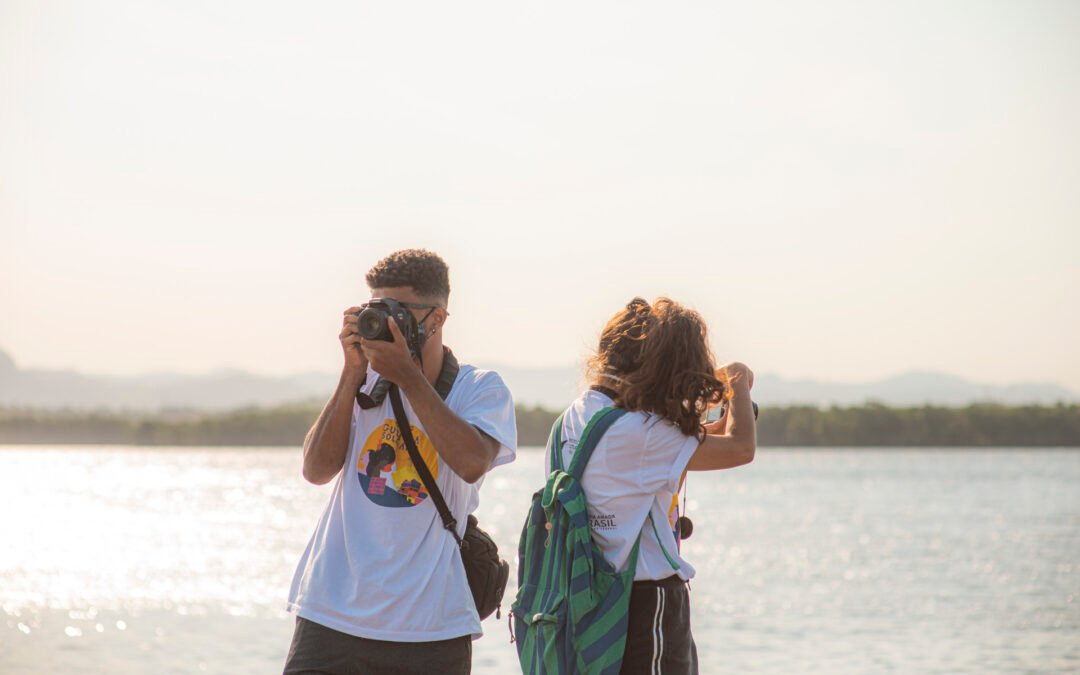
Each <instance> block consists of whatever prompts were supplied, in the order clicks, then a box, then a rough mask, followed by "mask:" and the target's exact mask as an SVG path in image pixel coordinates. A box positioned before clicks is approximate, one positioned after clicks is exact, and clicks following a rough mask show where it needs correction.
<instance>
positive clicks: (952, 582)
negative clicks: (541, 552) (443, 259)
mask: <svg viewBox="0 0 1080 675" xmlns="http://www.w3.org/2000/svg"><path fill="white" fill-rule="evenodd" d="M540 465H541V455H540V454H539V453H538V452H535V451H523V452H522V453H521V454H520V456H519V459H518V461H517V462H516V463H515V464H513V465H510V466H509V467H503V468H500V469H497V470H496V471H495V472H494V473H492V474H491V475H490V476H489V478H488V481H487V483H486V485H485V486H484V488H483V490H482V492H481V500H482V501H481V508H480V513H479V517H480V521H481V523H482V525H483V526H484V527H485V528H487V529H488V530H489V531H491V533H492V535H493V536H494V537H495V538H496V541H498V542H499V545H500V547H501V548H502V549H503V551H504V552H505V553H506V554H508V555H509V554H510V553H511V552H513V551H515V550H516V538H517V534H518V532H519V529H520V524H521V521H522V519H523V518H524V513H525V510H526V508H527V501H528V497H529V495H530V494H531V492H532V490H533V489H534V488H535V487H536V486H537V484H538V483H539V481H540V473H541V466H540ZM299 467H300V456H299V451H298V450H282V449H266V450H247V449H229V448H200V449H132V448H101V447H74V448H18V447H8V448H4V449H0V672H2V673H54V672H64V673H79V672H109V673H149V672H153V673H170V672H175V673H192V672H214V673H275V672H280V671H281V665H282V663H283V660H284V657H285V652H286V650H287V647H288V642H289V638H290V636H291V633H292V619H291V617H290V616H289V615H287V614H285V613H284V611H283V609H282V608H283V606H284V603H285V595H286V592H287V589H288V585H289V581H290V579H291V576H292V572H293V568H294V565H295V564H296V561H297V559H298V558H299V555H300V552H301V550H302V548H303V547H304V545H305V544H306V542H307V539H308V536H309V535H310V533H311V530H312V528H313V526H314V524H315V521H316V519H317V517H318V515H319V513H320V512H321V510H322V508H323V506H324V505H325V503H326V500H327V498H328V495H329V489H330V488H329V486H323V487H313V486H310V485H308V484H306V483H305V482H304V481H303V480H302V478H301V477H300V475H299ZM689 512H690V516H691V517H692V518H693V519H694V521H695V525H696V528H695V533H694V536H693V537H692V538H691V539H690V540H688V541H687V542H685V544H684V545H685V546H686V548H687V552H686V555H687V557H688V558H689V559H690V560H691V561H692V562H693V563H694V565H695V566H696V567H697V569H698V576H697V579H696V580H695V581H694V582H693V585H692V592H691V602H692V606H693V626H694V635H695V637H696V640H697V643H698V647H699V652H700V655H701V660H702V672H703V673H716V672H775V673H780V672H783V673H788V672H821V673H842V672H850V673H868V672H900V673H913V672H917V673H924V672H942V673H945V672H948V673H957V672H980V673H983V672H1010V673H1011V672H1076V671H1078V670H1080V598H1078V596H1080V452H1078V451H1075V450H911V451H903V450H874V449H868V450H844V451H825V450H770V449H764V450H760V451H759V453H758V459H757V461H755V462H754V464H752V465H750V466H748V467H743V468H740V469H736V470H733V471H727V472H720V473H713V474H695V475H693V476H692V477H691V481H690V485H689ZM510 557H512V556H510ZM515 574H516V573H512V574H511V586H513V583H514V582H513V579H514V578H515ZM513 591H514V589H513V588H510V589H508V591H507V593H508V596H512V594H513ZM508 604H509V601H507V605H508ZM484 623H485V625H484V630H485V632H486V635H485V637H484V638H482V639H481V640H480V641H478V642H476V643H475V645H474V672H476V673H512V672H516V661H515V656H514V651H513V646H512V645H511V644H510V643H509V634H508V632H507V627H506V620H505V616H504V618H503V620H502V621H496V620H495V619H494V617H492V618H491V619H489V620H488V621H486V622H484Z"/></svg>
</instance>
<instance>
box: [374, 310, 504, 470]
mask: <svg viewBox="0 0 1080 675" xmlns="http://www.w3.org/2000/svg"><path fill="white" fill-rule="evenodd" d="M387 325H388V326H389V327H390V333H391V334H392V335H393V336H394V340H393V342H386V341H382V340H364V341H362V343H361V346H362V349H363V353H364V355H365V356H366V357H367V358H368V360H369V362H370V363H371V367H372V368H374V369H375V371H376V372H378V373H379V375H381V376H382V377H384V378H386V379H388V380H390V381H391V382H393V383H394V384H396V385H397V386H398V388H399V389H401V391H402V392H403V393H404V394H405V396H407V397H408V399H409V405H411V406H412V409H413V411H414V412H415V413H416V416H417V417H418V418H420V422H421V423H422V424H423V425H424V430H425V431H427V433H428V436H429V437H430V438H431V442H432V444H433V445H434V446H435V451H436V452H438V453H439V457H441V458H442V459H443V460H444V461H446V463H447V464H448V465H449V466H450V468H451V469H453V470H454V473H456V474H457V475H459V476H461V477H462V478H463V479H464V480H466V481H467V482H469V483H475V482H476V481H478V480H480V478H481V477H482V476H483V475H484V474H485V473H487V470H488V469H490V468H491V463H492V462H494V461H495V457H496V456H497V455H498V454H499V442H498V441H496V440H495V439H493V438H491V437H490V436H488V435H487V434H484V433H481V432H480V431H479V430H478V429H477V428H476V427H474V426H473V425H471V424H469V423H468V422H466V421H465V420H463V419H461V418H460V417H458V416H457V414H455V413H454V411H453V410H450V408H448V407H446V404H445V403H443V400H442V398H441V397H440V396H439V393H438V392H437V391H435V389H434V387H432V386H431V383H430V382H428V380H427V378H426V377H424V373H423V372H422V371H421V370H420V368H418V367H417V366H416V363H415V362H414V361H413V358H412V356H411V355H410V354H409V348H408V347H406V346H405V338H404V337H403V336H402V335H401V331H400V330H399V329H398V327H397V323H396V322H394V321H388V322H387Z"/></svg>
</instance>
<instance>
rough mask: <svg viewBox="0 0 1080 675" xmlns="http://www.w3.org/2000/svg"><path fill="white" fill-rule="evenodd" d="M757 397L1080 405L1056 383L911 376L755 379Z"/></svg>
mask: <svg viewBox="0 0 1080 675" xmlns="http://www.w3.org/2000/svg"><path fill="white" fill-rule="evenodd" d="M754 398H755V399H757V400H758V401H760V402H761V403H763V404H770V405H794V404H801V403H806V404H812V405H855V404H860V403H866V402H867V401H875V402H879V403H884V404H887V405H894V406H914V405H922V404H924V403H932V404H936V405H947V406H960V405H967V404H969V403H974V402H994V403H1004V404H1007V405H1019V404H1024V403H1043V404H1052V403H1057V402H1059V401H1062V402H1075V401H1077V400H1080V396H1077V394H1076V393H1075V392H1072V391H1069V390H1068V389H1066V388H1064V387H1062V386H1060V385H1057V384H1052V383H1045V382H1041V383H1036V382H1027V383H1016V384H979V383H975V382H971V381H970V380H965V379H963V378H960V377H955V376H953V375H943V374H941V373H928V372H910V373H905V374H902V375H895V376H893V377H888V378H885V379H882V380H875V381H872V382H866V383H861V384H852V383H842V382H820V381H817V380H790V379H786V378H783V377H779V376H776V375H769V374H762V375H759V376H756V377H755V382H754Z"/></svg>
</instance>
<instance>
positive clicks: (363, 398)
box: [356, 347, 461, 410]
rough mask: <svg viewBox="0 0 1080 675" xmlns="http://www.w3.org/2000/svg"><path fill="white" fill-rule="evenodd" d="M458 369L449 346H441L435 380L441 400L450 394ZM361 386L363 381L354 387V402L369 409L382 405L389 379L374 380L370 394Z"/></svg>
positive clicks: (363, 408)
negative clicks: (440, 368)
mask: <svg viewBox="0 0 1080 675" xmlns="http://www.w3.org/2000/svg"><path fill="white" fill-rule="evenodd" d="M459 370H461V365H460V364H459V363H458V360H457V357H456V356H454V352H452V351H450V348H449V347H443V363H442V370H440V371H439V379H437V380H435V391H437V392H439V396H440V397H441V398H442V400H444V401H445V400H446V397H447V396H449V395H450V389H451V388H452V387H453V386H454V381H455V380H456V379H457V375H458V371H459ZM366 381H367V380H365V382H366ZM363 388H364V382H361V383H360V386H359V387H357V388H356V402H357V404H359V406H360V409H361V410H371V409H372V408H375V407H378V406H380V405H382V404H383V401H385V400H386V392H388V391H389V390H390V380H387V379H385V378H382V377H380V378H379V379H378V380H376V381H375V386H374V387H372V388H371V393H370V394H366V393H364V392H363V391H362V389H363Z"/></svg>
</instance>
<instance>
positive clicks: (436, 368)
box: [420, 338, 446, 387]
mask: <svg viewBox="0 0 1080 675" xmlns="http://www.w3.org/2000/svg"><path fill="white" fill-rule="evenodd" d="M420 354H421V355H422V356H423V358H424V360H423V366H424V379H426V380H427V381H428V383H429V384H430V385H431V386H433V387H434V386H435V383H436V382H438V381H439V375H440V374H441V373H442V367H443V359H445V358H446V355H445V354H444V353H443V344H442V339H441V338H429V339H428V341H427V342H425V343H424V346H423V347H421V348H420Z"/></svg>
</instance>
